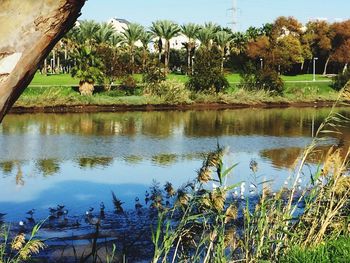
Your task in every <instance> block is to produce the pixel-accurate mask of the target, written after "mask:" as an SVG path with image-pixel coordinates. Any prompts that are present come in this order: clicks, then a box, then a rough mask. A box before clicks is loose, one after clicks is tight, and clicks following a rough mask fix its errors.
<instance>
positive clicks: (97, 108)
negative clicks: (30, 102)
mask: <svg viewBox="0 0 350 263" xmlns="http://www.w3.org/2000/svg"><path fill="white" fill-rule="evenodd" d="M334 103H335V101H314V102H292V103H288V102H261V103H254V104H248V103H235V104H225V103H194V104H143V105H122V104H115V105H55V106H42V107H22V106H14V107H13V108H12V109H11V110H10V113H12V114H22V113H94V112H127V111H170V110H180V111H185V110H226V109H244V108H261V109H272V108H290V107H295V108H308V107H315V108H321V107H332V106H333V104H334ZM339 106H346V105H343V104H342V105H339ZM347 106H349V105H347Z"/></svg>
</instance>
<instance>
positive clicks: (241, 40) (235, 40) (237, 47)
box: [231, 32, 248, 54]
mask: <svg viewBox="0 0 350 263" xmlns="http://www.w3.org/2000/svg"><path fill="white" fill-rule="evenodd" d="M247 42H248V38H247V36H246V35H245V34H244V33H241V32H236V33H234V34H233V35H232V42H231V52H233V53H236V54H240V53H243V52H244V51H245V49H246V47H247Z"/></svg>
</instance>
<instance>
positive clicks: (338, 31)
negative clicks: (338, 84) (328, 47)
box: [331, 20, 350, 72]
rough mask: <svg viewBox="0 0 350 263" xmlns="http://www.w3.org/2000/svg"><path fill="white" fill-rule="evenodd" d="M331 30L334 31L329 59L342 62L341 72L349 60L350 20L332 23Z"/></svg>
mask: <svg viewBox="0 0 350 263" xmlns="http://www.w3.org/2000/svg"><path fill="white" fill-rule="evenodd" d="M331 31H333V33H334V37H333V39H332V49H333V52H332V55H331V59H332V60H333V61H336V62H338V63H343V64H344V69H343V72H345V70H346V68H347V66H348V63H349V61H350V20H347V21H344V22H339V23H334V24H333V25H332V26H331Z"/></svg>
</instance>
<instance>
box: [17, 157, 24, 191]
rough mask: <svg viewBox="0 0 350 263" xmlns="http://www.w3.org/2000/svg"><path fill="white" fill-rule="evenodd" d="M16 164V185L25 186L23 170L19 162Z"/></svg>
mask: <svg viewBox="0 0 350 263" xmlns="http://www.w3.org/2000/svg"><path fill="white" fill-rule="evenodd" d="M16 164H17V174H16V185H18V186H23V185H24V183H25V182H24V179H23V172H22V168H21V165H20V163H19V162H17V163H16Z"/></svg>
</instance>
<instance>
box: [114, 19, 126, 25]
mask: <svg viewBox="0 0 350 263" xmlns="http://www.w3.org/2000/svg"><path fill="white" fill-rule="evenodd" d="M113 19H114V20H116V21H118V22H119V23H122V24H127V25H129V24H130V22H129V21H128V20H126V19H123V18H116V17H114V18H113Z"/></svg>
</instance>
